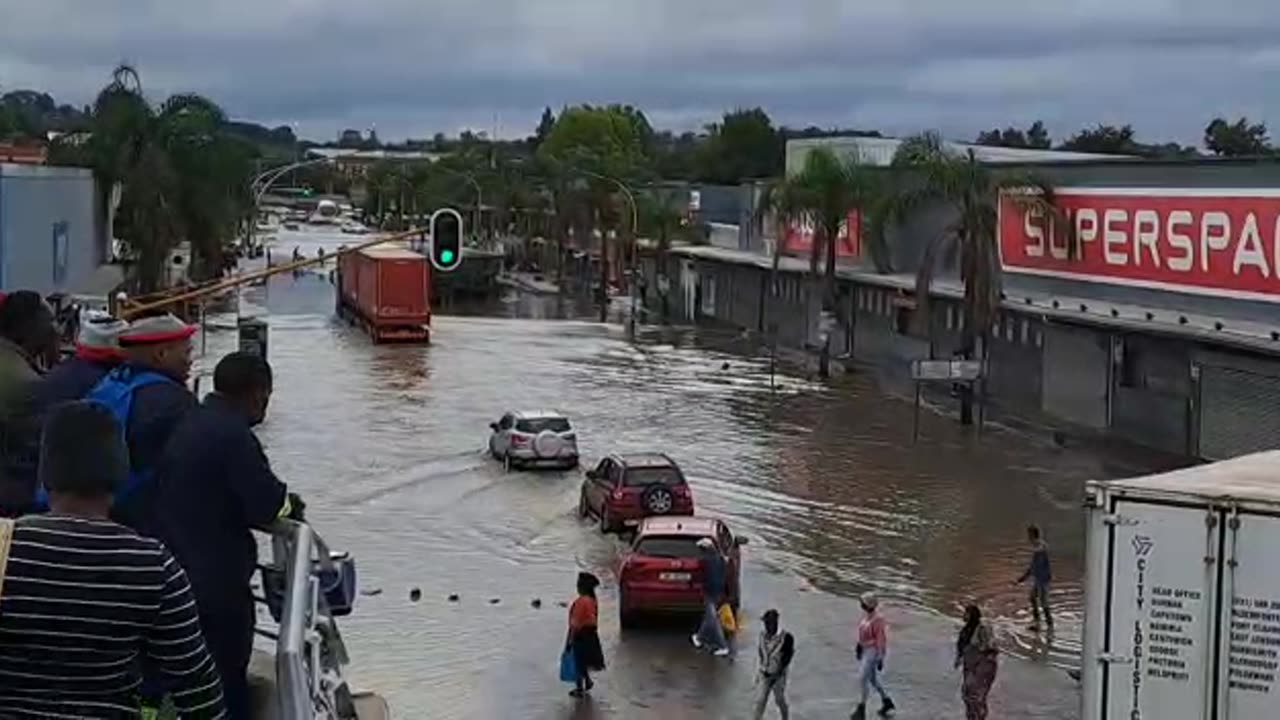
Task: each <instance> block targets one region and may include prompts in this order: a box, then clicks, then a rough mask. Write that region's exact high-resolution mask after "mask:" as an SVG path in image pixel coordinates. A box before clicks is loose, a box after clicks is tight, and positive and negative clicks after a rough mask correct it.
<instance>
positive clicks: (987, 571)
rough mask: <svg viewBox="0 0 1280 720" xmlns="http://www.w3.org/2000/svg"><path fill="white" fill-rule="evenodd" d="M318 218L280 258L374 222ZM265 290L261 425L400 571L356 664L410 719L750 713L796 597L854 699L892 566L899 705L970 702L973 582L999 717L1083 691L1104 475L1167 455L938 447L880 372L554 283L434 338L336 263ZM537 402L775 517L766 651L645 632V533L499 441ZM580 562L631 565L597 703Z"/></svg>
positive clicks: (828, 692)
mask: <svg viewBox="0 0 1280 720" xmlns="http://www.w3.org/2000/svg"><path fill="white" fill-rule="evenodd" d="M300 237H301V238H302V239H299V240H295V239H294V238H292V237H290V238H282V239H281V241H280V243H279V244H278V245H277V251H276V254H277V257H278V258H282V257H285V256H287V253H288V251H289V250H291V249H292V245H293V244H294V243H295V242H297V243H298V244H303V246H304V251H305V252H308V253H309V254H312V253H313V252H314V250H313V248H314V247H315V245H314V243H315V242H316V241H320V242H324V243H327V244H329V245H330V246H334V247H336V245H338V244H340V243H347V244H352V243H353V242H355V240H353V239H352V238H351V237H349V236H346V237H344V236H334V237H332V238H323V239H321V238H317V237H316V236H300ZM245 300H246V307H248V306H251V305H257V306H259V307H262V308H265V309H266V312H267V313H268V314H269V322H270V357H271V361H272V364H273V366H274V368H275V370H276V392H275V395H274V396H273V400H272V406H271V410H270V414H269V417H268V420H267V423H266V424H265V425H264V426H263V427H262V428H261V431H260V435H261V437H262V438H263V441H264V443H265V444H266V446H267V450H268V453H269V454H270V456H271V458H272V462H273V463H274V465H275V468H276V470H277V472H278V473H279V474H280V475H281V476H282V477H284V478H285V479H286V480H287V481H288V482H290V483H291V484H292V485H293V486H295V487H296V488H297V489H298V490H300V491H301V492H302V493H303V494H304V495H305V496H306V498H307V501H308V513H309V515H310V517H311V519H312V522H313V524H314V525H315V526H316V527H317V529H318V530H319V531H320V532H321V533H322V534H323V535H324V536H325V537H326V538H327V539H328V540H329V542H330V543H331V544H333V545H334V546H337V547H342V548H345V549H348V550H350V551H352V552H353V553H354V554H355V555H356V557H357V558H358V563H359V569H360V582H361V585H362V587H363V588H365V589H366V590H367V589H370V588H378V589H381V590H382V592H381V593H380V594H378V595H376V596H366V597H361V598H360V600H359V603H358V606H357V611H356V614H355V615H354V616H353V617H351V618H349V619H347V620H346V621H344V623H343V631H344V634H345V636H346V639H347V644H348V647H349V649H350V651H351V654H352V658H353V663H354V665H353V674H354V676H355V678H356V680H357V681H358V683H359V684H360V685H361V686H365V687H370V688H376V689H378V690H379V691H380V692H382V693H383V694H384V695H386V696H387V697H388V699H389V700H390V701H391V703H392V706H393V709H394V711H395V713H396V716H397V717H402V718H460V719H471V718H475V719H477V720H487V719H498V718H503V719H505V718H548V719H551V718H664V720H684V719H685V718H689V719H693V718H741V717H750V713H749V706H750V702H751V696H752V692H753V691H752V681H753V679H754V675H755V655H754V652H755V651H754V642H755V637H756V633H757V631H758V617H759V615H760V613H762V612H763V611H764V610H765V609H767V608H769V607H776V608H778V609H779V610H780V611H781V613H782V623H783V625H784V626H785V627H786V628H787V629H788V630H790V631H791V632H792V633H793V634H794V635H795V638H796V646H797V655H796V660H795V663H794V665H793V670H792V674H791V680H790V688H789V695H790V699H791V703H792V710H793V717H796V718H834V717H847V716H848V713H849V711H850V709H851V707H852V704H853V702H854V694H855V691H856V685H855V681H854V660H853V653H852V644H853V633H854V627H855V625H856V622H857V619H858V615H859V611H858V607H857V602H856V597H857V595H858V594H859V593H861V592H863V591H865V590H869V589H871V590H876V591H878V592H879V593H880V594H881V595H882V598H883V600H882V604H883V607H884V608H885V612H886V616H887V618H888V620H889V623H890V650H889V658H888V661H887V666H886V674H885V676H884V681H885V684H886V686H887V687H888V688H889V690H890V691H891V693H892V694H893V695H894V698H895V701H896V702H897V703H898V705H899V708H900V710H899V712H898V713H897V714H896V717H899V718H939V717H962V716H963V709H962V706H961V704H960V702H959V694H958V693H959V690H958V688H959V677H958V673H957V672H955V671H954V670H952V664H951V661H952V659H953V652H954V651H953V645H954V638H955V631H956V629H957V621H956V620H955V618H956V617H958V614H959V608H960V607H961V606H962V605H963V604H964V603H966V602H970V601H978V602H980V603H981V604H982V605H983V607H984V609H985V610H986V612H987V614H988V615H989V616H990V617H992V619H993V622H994V624H995V626H996V628H997V631H998V633H999V636H1000V640H1001V642H1002V645H1003V647H1004V650H1005V653H1004V655H1003V660H1002V665H1001V668H1000V675H999V679H998V680H997V682H996V686H995V688H994V690H993V692H992V705H993V716H994V717H1016V718H1075V717H1078V712H1077V705H1078V688H1077V686H1076V684H1075V683H1074V681H1072V680H1071V679H1070V678H1069V677H1068V675H1067V673H1066V669H1067V668H1069V667H1072V666H1073V665H1074V663H1075V662H1076V656H1077V654H1078V637H1079V632H1080V614H1081V600H1082V597H1081V592H1082V591H1081V588H1080V584H1079V579H1080V576H1081V567H1082V565H1081V561H1082V555H1083V525H1082V516H1081V514H1080V511H1079V500H1080V497H1081V489H1082V484H1083V482H1084V481H1085V480H1087V479H1090V478H1098V477H1111V476H1116V475H1124V474H1132V473H1135V472H1141V471H1143V470H1145V469H1146V468H1145V467H1143V462H1142V461H1126V460H1125V459H1120V458H1115V457H1109V456H1102V455H1098V454H1094V453H1089V452H1081V451H1078V450H1064V449H1062V448H1057V447H1053V446H1051V445H1047V444H1043V443H1039V442H1035V441H1033V440H1032V439H1029V438H1026V437H1023V436H1021V435H1019V434H1016V433H1014V432H1011V431H1002V430H999V429H995V430H989V431H988V432H987V433H986V434H985V435H984V436H983V437H982V438H981V439H977V438H974V437H973V436H972V435H970V434H968V433H966V432H964V431H963V430H962V429H961V428H959V427H958V426H957V425H956V424H955V423H954V422H953V421H952V420H951V419H949V418H946V417H943V416H939V415H933V414H928V413H926V414H925V416H924V417H923V418H922V434H923V436H924V438H926V439H927V441H922V442H921V443H920V444H918V445H915V446H913V445H912V444H911V441H910V435H911V404H910V402H908V401H906V400H903V399H899V398H893V397H889V396H886V395H885V394H884V393H882V392H881V391H880V390H878V389H877V388H876V387H875V386H874V385H872V384H871V383H870V381H868V380H866V379H864V378H863V376H861V375H857V374H855V375H853V376H849V377H846V378H844V379H842V380H840V381H838V382H836V383H835V384H834V385H831V386H825V385H821V384H816V383H813V382H810V381H808V380H805V379H803V378H800V377H796V376H792V375H788V374H786V373H785V372H784V371H782V370H779V373H778V374H777V375H776V377H774V379H773V381H772V382H771V376H770V372H769V364H768V361H767V360H766V359H763V358H760V357H755V356H750V357H748V356H744V355H742V354H738V353H727V352H724V351H721V350H716V349H714V347H715V346H716V343H714V342H708V338H711V337H712V335H714V334H705V333H704V335H701V336H700V335H699V334H698V333H696V332H694V331H691V330H688V329H679V330H677V329H668V330H661V329H657V328H644V329H642V331H641V332H640V333H639V337H638V339H637V340H636V341H635V342H632V341H631V340H630V339H629V338H628V337H627V336H626V333H625V329H624V327H623V326H622V325H619V324H613V325H601V324H597V323H592V322H588V321H585V320H552V319H543V318H550V317H558V316H564V315H573V314H574V311H575V307H574V306H573V304H572V303H558V302H557V301H556V300H555V299H554V298H528V297H512V296H508V297H507V298H505V299H503V300H501V301H497V302H494V303H492V304H491V305H489V306H488V307H484V308H480V309H472V311H471V312H474V313H477V314H469V315H437V316H436V318H435V322H434V332H433V342H432V344H431V345H430V346H429V347H422V346H374V345H372V344H371V343H370V342H369V341H368V340H367V339H366V338H365V337H364V336H363V335H361V334H360V333H359V332H358V331H357V330H354V329H352V328H348V327H346V326H344V325H341V324H339V323H338V322H337V321H336V320H335V319H334V318H333V317H332V304H333V295H332V287H331V286H330V285H329V283H328V281H327V280H326V279H325V277H324V275H323V274H310V273H309V274H305V275H303V276H301V277H297V278H293V277H281V278H277V279H275V280H273V281H272V282H271V283H270V284H269V285H268V286H267V287H266V288H257V289H254V290H252V291H250V292H248V293H246V296H245ZM458 310H461V308H459V309H458ZM211 324H213V325H214V326H215V329H213V330H211V331H210V332H209V336H208V350H207V353H208V355H207V358H208V360H207V362H209V363H210V364H211V362H212V361H214V360H216V357H217V356H218V355H220V354H221V353H222V352H225V351H226V350H228V349H231V347H233V346H234V343H235V338H234V332H233V331H232V330H230V329H229V328H230V326H232V325H233V323H232V322H231V321H230V319H227V320H225V321H220V320H219V319H217V318H215V319H214V322H213V323H211ZM217 326H223V327H226V328H227V329H217ZM726 364H727V365H726ZM528 406H534V407H545V406H550V407H556V408H559V409H561V410H563V411H565V412H566V413H567V414H568V415H569V416H570V417H571V418H572V419H573V421H574V423H575V425H576V426H577V428H578V431H579V443H580V446H581V448H582V451H583V453H584V456H585V457H586V458H588V459H587V460H584V464H587V463H589V462H590V459H591V458H595V457H598V456H599V455H601V454H602V453H606V452H610V451H613V450H648V449H658V450H663V451H666V452H668V453H670V454H671V455H672V456H673V457H675V458H676V459H677V460H678V461H679V462H680V463H681V464H682V466H683V467H684V470H685V472H686V474H687V475H688V476H689V477H690V482H691V484H692V486H693V489H694V493H695V497H696V501H697V504H698V507H699V511H700V513H705V514H711V515H716V516H720V517H722V518H724V519H725V520H727V521H728V522H729V523H730V525H731V526H732V527H733V528H734V529H735V531H737V532H738V533H739V534H742V535H745V536H747V537H748V538H749V539H750V544H749V545H748V546H747V547H745V548H744V559H745V565H744V567H745V570H744V600H743V609H744V618H745V620H746V622H747V624H748V627H749V631H748V632H747V634H746V636H745V637H744V638H743V640H742V642H741V645H742V646H743V647H741V648H740V655H739V657H737V658H735V659H733V660H719V659H714V658H711V657H708V656H705V655H701V654H699V653H697V652H695V651H694V650H693V649H692V648H691V647H690V645H689V641H688V634H687V633H688V628H687V627H685V626H684V625H681V624H676V625H674V626H671V627H655V628H651V629H643V630H638V631H634V632H633V631H629V632H627V633H625V634H623V633H621V632H620V631H619V628H618V622H617V614H616V608H615V605H614V599H615V596H616V593H615V589H614V585H613V582H612V578H613V568H614V567H615V565H616V563H617V561H618V559H619V556H620V553H621V552H622V550H623V548H624V545H623V543H622V541H620V540H618V539H615V538H613V537H606V536H603V535H601V534H600V533H599V531H598V530H597V529H596V527H595V526H594V525H593V524H590V523H587V522H582V521H579V520H578V519H577V517H576V515H575V512H574V509H575V506H576V502H577V497H578V492H579V486H580V483H581V475H580V473H578V472H576V471H575V472H544V473H524V472H518V473H517V472H512V473H504V472H503V470H502V468H501V466H500V465H499V464H498V463H496V462H494V461H492V460H490V459H489V458H488V457H487V455H485V454H484V451H483V449H484V444H485V440H486V434H487V432H488V428H487V425H488V423H489V422H491V421H493V420H495V419H497V418H498V416H499V415H500V414H501V413H502V412H503V411H504V410H507V409H511V408H515V407H528ZM1028 522H1035V523H1038V524H1040V525H1041V526H1042V527H1043V528H1044V530H1045V534H1046V538H1047V540H1048V542H1049V544H1050V547H1051V550H1052V552H1053V562H1054V573H1055V577H1056V583H1055V585H1054V588H1053V601H1054V606H1055V609H1056V613H1057V619H1058V633H1057V636H1056V637H1055V638H1053V639H1051V640H1047V639H1045V638H1042V637H1037V636H1036V635H1035V634H1034V633H1031V632H1029V631H1027V630H1026V629H1025V628H1026V625H1027V623H1028V617H1027V613H1026V610H1025V609H1024V605H1025V602H1024V597H1025V593H1026V590H1025V587H1016V586H1014V584H1013V581H1014V580H1015V579H1016V578H1017V577H1018V575H1019V574H1020V573H1021V572H1022V570H1023V568H1024V567H1025V563H1026V561H1027V559H1028V557H1027V548H1026V546H1025V540H1024V527H1025V525H1026V523H1028ZM580 568H581V569H587V570H590V571H592V572H595V573H597V574H598V575H600V576H601V578H602V579H604V585H603V586H602V588H601V593H600V605H601V626H602V627H601V635H602V640H603V643H604V646H605V653H606V658H607V662H608V664H609V669H608V670H607V671H606V672H604V673H602V674H601V675H600V676H599V677H598V678H597V687H596V690H595V693H594V698H593V699H592V700H590V701H587V702H582V703H575V702H574V701H572V700H571V699H570V698H569V697H567V695H566V691H567V689H568V688H567V686H565V685H563V684H561V683H559V682H558V680H557V677H556V670H557V661H558V655H559V649H560V646H561V644H562V643H563V640H564V632H565V631H564V627H565V614H566V611H565V610H564V608H563V607H562V606H561V603H563V602H566V601H568V600H570V599H571V598H572V595H573V582H574V577H575V574H576V572H577V570H578V569H580ZM414 588H420V589H421V592H422V597H421V600H419V601H417V602H413V601H411V600H410V598H409V595H410V592H411V590H412V589H414ZM453 593H456V594H458V595H459V599H458V600H457V601H456V602H451V601H450V600H449V599H448V596H449V595H450V594H453ZM535 598H537V599H540V600H541V607H540V608H536V607H533V604H532V601H533V600H534V599H535ZM770 712H774V711H773V710H770ZM774 717H776V715H774Z"/></svg>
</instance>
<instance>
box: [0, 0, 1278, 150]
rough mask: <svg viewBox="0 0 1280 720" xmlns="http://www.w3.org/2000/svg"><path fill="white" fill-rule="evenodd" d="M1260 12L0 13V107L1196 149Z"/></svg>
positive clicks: (865, 1)
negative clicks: (990, 132) (147, 103)
mask: <svg viewBox="0 0 1280 720" xmlns="http://www.w3.org/2000/svg"><path fill="white" fill-rule="evenodd" d="M1274 3H1275V0H1223V1H1222V2H1219V3H1208V2H1204V1H1203V0H1057V1H1056V2H1046V1H1044V0H963V1H958V0H469V1H466V2H464V1H462V0H0V88H3V89H6V90H8V89H15V88H24V87H31V88H39V89H43V90H46V91H48V92H51V93H53V94H54V96H55V97H56V98H57V99H58V100H59V101H60V102H74V103H77V104H79V103H85V102H89V101H90V100H91V99H92V97H93V95H94V93H95V92H96V90H97V89H98V88H99V87H101V86H102V85H103V84H104V82H105V81H106V80H107V78H108V76H109V73H110V71H111V68H112V67H113V66H115V65H116V64H117V63H119V62H121V61H128V62H130V63H132V64H134V65H135V66H137V67H138V68H139V70H140V71H141V74H142V80H143V84H144V87H145V89H146V90H147V91H148V94H150V95H151V96H152V97H153V99H155V100H160V99H162V98H163V96H164V95H165V94H167V93H170V92H174V91H194V92H199V93H203V94H206V95H208V96H210V97H211V98H213V99H214V100H216V101H217V102H219V103H220V104H221V105H222V106H223V107H224V108H225V109H226V110H227V111H228V113H229V114H231V115H232V116H233V117H236V118H242V119H251V120H255V121H258V122H262V123H265V124H270V125H276V124H294V123H296V124H297V125H298V128H299V132H300V133H301V134H302V135H304V136H307V137H311V138H315V139H321V140H323V139H329V138H332V137H334V136H335V134H336V133H337V132H338V131H339V130H340V129H341V128H343V127H354V128H360V129H367V128H369V127H371V126H376V128H377V130H378V134H379V135H380V136H382V137H383V138H384V139H389V138H402V137H405V136H412V137H427V136H430V135H431V134H433V133H434V132H437V131H443V132H446V133H449V134H453V133H455V132H457V131H458V130H460V129H463V128H467V127H470V128H474V129H476V130H488V131H489V132H493V129H494V128H495V127H496V128H497V130H498V132H499V134H500V135H502V136H504V137H511V136H517V135H523V134H527V133H528V132H530V131H531V129H532V127H533V126H534V125H535V124H536V123H537V118H538V115H539V114H540V112H541V109H542V107H543V106H546V105H550V106H552V107H553V108H558V107H560V106H561V105H564V104H573V103H582V102H593V103H607V102H625V103H631V104H634V105H637V106H639V107H641V108H642V109H643V110H644V111H645V112H646V113H647V114H648V115H649V118H650V120H651V122H653V124H654V125H656V126H658V127H666V128H672V129H679V130H683V129H695V128H697V127H699V126H701V125H702V124H704V123H706V122H709V121H711V120H713V119H715V118H716V117H718V116H719V115H720V113H722V112H723V111H724V110H725V109H728V108H733V107H738V106H743V107H750V106H755V105H761V106H763V107H764V108H765V109H766V110H768V111H769V113H770V114H772V115H773V116H774V118H775V120H776V121H778V122H781V123H783V124H787V125H792V126H804V125H820V126H832V125H840V126H844V127H858V128H877V129H881V130H883V131H885V132H889V133H893V134H905V133H908V132H913V131H916V130H921V129H927V128H936V129H940V130H941V131H942V132H943V133H944V134H945V135H947V136H948V137H953V138H965V137H970V136H972V135H973V134H974V133H975V132H976V131H977V130H979V129H982V128H986V127H991V126H994V125H1005V124H1009V123H1016V124H1019V125H1025V124H1028V123H1030V122H1031V121H1032V120H1035V119H1037V118H1041V119H1043V120H1044V121H1045V122H1046V123H1047V124H1048V126H1049V128H1050V130H1051V131H1052V133H1053V135H1054V137H1055V139H1059V138H1061V137H1062V136H1064V135H1066V134H1069V133H1070V132H1073V131H1074V130H1076V129H1078V128H1079V127H1081V126H1084V125H1087V124H1093V123H1096V122H1106V123H1125V122H1131V123H1133V124H1134V125H1135V127H1136V128H1137V129H1138V131H1139V135H1140V137H1141V138H1143V139H1145V140H1157V139H1161V140H1163V139H1177V140H1181V141H1183V142H1198V141H1199V139H1200V134H1201V129H1202V128H1203V127H1204V125H1205V123H1206V122H1207V120H1208V119H1209V118H1211V117H1212V116H1214V115H1215V114H1225V115H1240V114H1247V115H1249V116H1250V117H1251V118H1255V119H1259V118H1260V119H1274V118H1275V117H1276V115H1277V112H1280V82H1277V80H1278V79H1280V73H1278V72H1277V71H1280V12H1276V11H1275V9H1274ZM1276 125H1277V131H1276V134H1277V135H1280V120H1278V121H1276Z"/></svg>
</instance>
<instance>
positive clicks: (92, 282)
mask: <svg viewBox="0 0 1280 720" xmlns="http://www.w3.org/2000/svg"><path fill="white" fill-rule="evenodd" d="M102 201H103V198H102V197H101V195H100V193H99V192H98V190H97V183H96V181H95V180H94V177H93V172H92V171H90V170H88V169H85V168H71V167H48V166H44V165H16V164H7V163H0V289H4V290H35V291H37V292H40V293H43V294H45V295H49V294H54V293H65V294H68V295H89V296H103V295H105V294H106V293H108V292H109V291H111V290H112V289H113V288H114V286H115V285H116V284H117V283H118V282H119V275H120V274H119V272H118V270H117V269H116V268H115V267H113V266H106V263H107V261H108V260H109V259H110V232H109V231H108V230H107V228H108V227H109V223H108V222H107V216H106V213H104V212H103V211H102Z"/></svg>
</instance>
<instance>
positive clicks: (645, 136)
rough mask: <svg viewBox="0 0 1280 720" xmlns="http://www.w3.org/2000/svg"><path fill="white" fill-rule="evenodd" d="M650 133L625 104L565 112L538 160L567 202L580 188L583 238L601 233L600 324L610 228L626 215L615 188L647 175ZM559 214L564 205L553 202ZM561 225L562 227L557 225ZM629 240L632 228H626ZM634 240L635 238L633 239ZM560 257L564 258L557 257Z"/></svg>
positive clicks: (644, 121) (606, 298)
mask: <svg viewBox="0 0 1280 720" xmlns="http://www.w3.org/2000/svg"><path fill="white" fill-rule="evenodd" d="M652 141H653V128H652V127H651V126H650V125H649V121H648V120H647V119H646V118H645V116H644V114H643V113H641V112H640V111H638V110H636V109H635V108H633V107H631V106H629V105H610V106H607V107H593V106H590V105H583V106H579V107H571V108H566V109H565V110H563V111H562V112H561V113H560V117H559V118H557V119H556V122H555V125H554V126H553V127H552V128H551V132H550V133H549V134H548V135H547V139H546V140H545V141H544V142H543V143H542V145H541V146H539V148H538V158H539V160H540V161H541V162H542V164H543V167H544V168H545V169H546V170H547V171H548V173H549V174H550V175H551V176H552V177H553V178H555V179H554V181H553V182H554V184H555V185H556V186H557V187H559V188H562V189H561V190H560V191H559V192H560V195H561V200H562V201H566V200H569V199H570V196H571V195H573V194H575V192H574V191H575V190H578V189H579V188H580V189H581V192H582V193H583V194H584V195H585V197H586V201H587V207H588V214H587V220H588V221H587V222H586V223H585V225H586V227H585V228H583V229H584V230H585V232H586V234H587V237H588V238H589V237H591V235H592V234H593V233H594V231H595V229H596V228H597V227H598V228H600V231H601V232H600V267H601V281H600V287H599V301H600V319H601V321H602V322H603V321H604V320H605V319H606V318H607V314H608V302H609V296H608V285H609V283H608V280H609V274H610V273H609V269H610V268H611V265H610V264H609V262H610V261H609V256H610V249H609V244H610V243H609V228H610V226H612V227H613V228H615V229H619V228H621V227H622V226H623V225H624V223H623V222H622V219H623V218H624V217H626V216H627V215H628V209H627V208H626V204H627V201H626V199H625V198H620V197H619V195H620V194H621V195H626V193H623V192H621V190H620V188H619V186H620V185H625V183H626V182H627V180H632V179H635V178H637V177H639V176H641V175H643V174H644V173H646V172H647V170H648V166H649V156H648V153H647V148H648V147H649V146H650V145H651V143H652ZM557 206H558V209H559V208H565V207H566V206H567V204H562V203H557ZM562 226H563V224H562ZM630 231H631V233H632V235H633V236H634V231H635V228H634V227H632V228H630ZM633 240H634V237H633ZM561 256H562V257H563V253H562V255H561Z"/></svg>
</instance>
